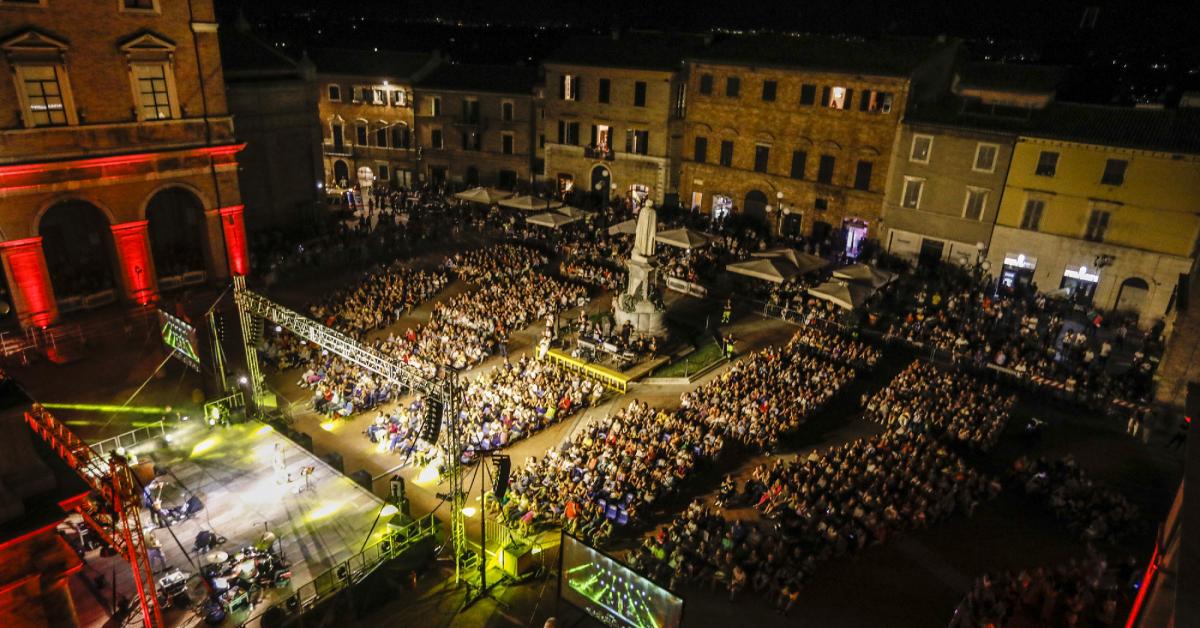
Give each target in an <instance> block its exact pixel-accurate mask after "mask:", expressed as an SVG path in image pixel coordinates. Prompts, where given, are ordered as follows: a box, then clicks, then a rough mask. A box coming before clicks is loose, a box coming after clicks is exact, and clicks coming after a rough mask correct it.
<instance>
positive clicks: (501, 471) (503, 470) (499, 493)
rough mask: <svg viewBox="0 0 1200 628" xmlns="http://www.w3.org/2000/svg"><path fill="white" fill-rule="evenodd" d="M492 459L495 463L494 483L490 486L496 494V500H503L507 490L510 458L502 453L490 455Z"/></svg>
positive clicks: (510, 468)
mask: <svg viewBox="0 0 1200 628" xmlns="http://www.w3.org/2000/svg"><path fill="white" fill-rule="evenodd" d="M492 461H493V462H495V463H496V483H495V485H493V486H492V494H493V495H495V496H496V501H497V502H503V501H504V494H505V493H507V492H508V476H509V474H510V473H511V472H512V459H511V458H509V457H508V456H505V455H503V454H496V455H494V456H492Z"/></svg>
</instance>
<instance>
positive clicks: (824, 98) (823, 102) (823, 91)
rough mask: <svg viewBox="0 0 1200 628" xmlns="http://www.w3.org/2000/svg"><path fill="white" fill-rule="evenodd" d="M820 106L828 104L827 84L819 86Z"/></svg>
mask: <svg viewBox="0 0 1200 628" xmlns="http://www.w3.org/2000/svg"><path fill="white" fill-rule="evenodd" d="M821 106H822V107H828V106H829V86H828V85H826V86H824V87H822V88H821Z"/></svg>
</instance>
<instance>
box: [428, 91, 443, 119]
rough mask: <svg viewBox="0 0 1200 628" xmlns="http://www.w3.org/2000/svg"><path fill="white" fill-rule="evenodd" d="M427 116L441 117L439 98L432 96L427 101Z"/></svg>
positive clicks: (440, 101) (440, 100)
mask: <svg viewBox="0 0 1200 628" xmlns="http://www.w3.org/2000/svg"><path fill="white" fill-rule="evenodd" d="M429 115H431V116H440V115H442V99H441V97H440V96H434V97H433V98H430V99H429Z"/></svg>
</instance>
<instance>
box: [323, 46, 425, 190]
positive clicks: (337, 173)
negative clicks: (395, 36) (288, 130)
mask: <svg viewBox="0 0 1200 628" xmlns="http://www.w3.org/2000/svg"><path fill="white" fill-rule="evenodd" d="M308 57H309V59H310V60H311V62H312V63H313V65H315V66H316V70H317V88H318V90H319V91H320V101H319V106H318V115H319V116H320V121H321V129H322V131H321V133H322V143H321V146H322V154H323V160H324V167H325V187H326V188H327V189H329V190H330V191H331V192H332V191H336V190H343V189H344V188H347V187H349V188H353V187H354V186H356V185H359V183H360V182H361V181H364V180H370V181H374V182H379V183H383V182H388V183H392V184H395V185H398V186H405V187H407V186H411V185H412V184H413V183H414V182H415V181H416V180H417V179H416V173H417V172H418V170H419V168H418V162H419V160H420V158H421V155H420V151H419V150H418V146H417V142H416V139H415V138H414V136H413V122H414V120H413V85H414V83H415V82H416V81H418V80H420V79H421V78H424V77H425V76H426V75H427V74H429V73H430V72H431V71H433V69H434V68H435V67H437V66H438V64H439V63H440V62H441V56H440V55H439V54H438V53H436V52H434V53H424V52H393V51H380V50H339V49H317V50H313V51H310V52H309V53H308ZM360 175H361V176H360Z"/></svg>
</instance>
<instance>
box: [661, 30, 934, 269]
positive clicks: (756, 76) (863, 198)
mask: <svg viewBox="0 0 1200 628" xmlns="http://www.w3.org/2000/svg"><path fill="white" fill-rule="evenodd" d="M957 48H958V46H957V45H956V44H954V43H945V42H937V41H932V40H887V41H867V42H862V41H847V40H842V39H831V38H823V37H814V36H803V37H794V36H785V35H755V36H735V37H730V38H728V39H725V40H724V41H719V42H715V43H714V44H712V45H711V46H709V47H707V48H705V49H703V50H702V51H701V52H700V53H699V54H693V55H691V56H690V57H689V61H688V70H687V75H688V81H687V119H686V132H685V136H684V142H683V145H684V149H683V174H682V178H681V181H680V185H679V192H680V197H681V199H682V201H683V203H684V204H685V206H688V207H698V208H700V210H701V211H704V212H706V213H712V214H715V215H718V216H719V215H722V214H728V213H730V212H742V213H745V214H747V215H749V216H751V217H753V218H757V219H758V220H760V221H763V222H766V223H768V224H769V225H770V226H771V227H772V228H773V229H778V230H780V231H782V232H784V233H789V234H797V233H805V234H810V233H811V234H813V235H814V236H815V238H816V239H817V240H823V239H825V238H826V236H828V235H829V234H831V233H832V232H833V231H834V230H835V229H840V228H843V227H844V228H845V232H846V233H847V234H848V236H847V237H846V238H845V241H846V246H847V249H848V250H851V252H856V251H857V250H858V249H859V247H860V246H861V244H862V242H863V240H864V239H866V238H873V239H877V238H879V234H880V229H879V219H880V212H881V209H882V205H883V190H884V183H885V180H886V169H887V165H888V162H889V160H890V158H891V153H892V147H893V144H894V142H895V136H896V132H897V129H898V128H899V125H900V120H901V119H902V117H903V116H904V113H905V111H906V110H907V108H908V107H909V106H910V105H911V103H913V102H915V101H918V100H927V99H933V98H936V97H937V96H938V95H939V94H940V93H942V92H944V91H945V90H947V89H948V88H949V84H950V77H951V69H952V65H953V62H954V59H955V55H956V52H957ZM780 206H782V208H783V210H782V211H777V210H776V208H777V207H780Z"/></svg>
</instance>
